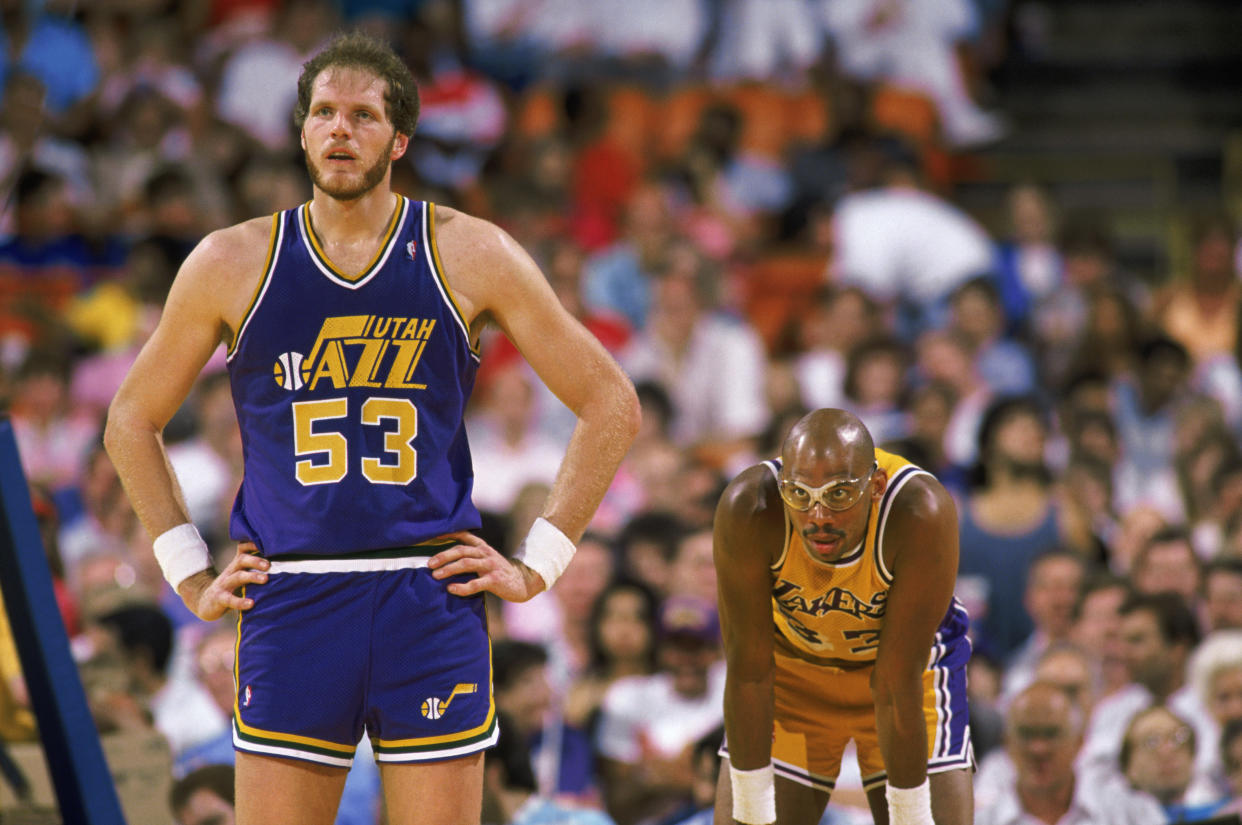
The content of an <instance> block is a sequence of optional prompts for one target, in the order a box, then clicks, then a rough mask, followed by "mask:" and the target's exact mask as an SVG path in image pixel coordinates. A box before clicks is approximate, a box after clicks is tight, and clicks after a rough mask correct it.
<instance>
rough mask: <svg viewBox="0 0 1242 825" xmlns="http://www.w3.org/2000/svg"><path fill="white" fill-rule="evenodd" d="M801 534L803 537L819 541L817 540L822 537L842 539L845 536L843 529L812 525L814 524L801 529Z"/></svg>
mask: <svg viewBox="0 0 1242 825" xmlns="http://www.w3.org/2000/svg"><path fill="white" fill-rule="evenodd" d="M802 536H803V538H808V539H810V540H811V541H819V540H823V539H825V538H827V539H843V538H845V531H844V530H838V529H836V528H832V527H828V528H818V527H814V526H812V527H807V528H805V529H803V531H802Z"/></svg>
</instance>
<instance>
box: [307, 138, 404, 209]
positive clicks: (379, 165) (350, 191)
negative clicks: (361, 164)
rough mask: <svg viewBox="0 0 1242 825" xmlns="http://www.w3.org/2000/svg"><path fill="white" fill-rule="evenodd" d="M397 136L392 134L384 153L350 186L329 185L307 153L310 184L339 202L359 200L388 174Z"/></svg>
mask: <svg viewBox="0 0 1242 825" xmlns="http://www.w3.org/2000/svg"><path fill="white" fill-rule="evenodd" d="M396 142H397V135H396V133H395V132H394V133H393V136H392V138H390V139H389V141H388V145H387V146H385V147H384V151H382V152H380V156H379V157H378V158H377V159H376V161H375V163H373V164H372V165H371V167H370V168H368V169H366V170H365V171H364V172H363V173H362V179H361V180H359V181H358V182H357V184H355V185H353V186H350V185H349V184H343V185H340V186H336V185H333V184H329V183H328V182H327V180H325V176H324V174H323V173H322V172H321V171H320V170H319V167H318V166H316V165H315V161H313V160H311V156H310V154H309V153H307V154H306V171H307V172H309V173H310V178H311V182H312V183H314V184H315V186H316V187H317V188H319V189H320V190H322V191H323V192H324V193H325V194H328V195H331V196H332V197H334V198H336V199H337V200H339V201H353V200H357V199H358V198H361V197H362V196H363V195H365V194H366V193H368V192H370V191H371V190H372V189H374V188H375V187H376V186H378V185H379V182H380V181H382V180H383V179H384V176H385V175H386V174H388V167H389V166H390V165H391V163H392V147H393V146H395V145H396Z"/></svg>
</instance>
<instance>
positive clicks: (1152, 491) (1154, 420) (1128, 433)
mask: <svg viewBox="0 0 1242 825" xmlns="http://www.w3.org/2000/svg"><path fill="white" fill-rule="evenodd" d="M1136 369H1137V374H1136V376H1135V380H1133V381H1130V380H1127V379H1121V380H1119V381H1118V382H1117V383H1116V385H1115V387H1114V397H1115V398H1116V420H1117V432H1118V434H1119V435H1120V437H1121V461H1120V465H1119V467H1118V483H1117V500H1118V506H1119V507H1120V508H1121V509H1122V510H1123V511H1124V510H1128V509H1129V508H1130V507H1132V506H1133V505H1135V504H1139V503H1145V504H1151V505H1152V506H1154V507H1156V508H1157V509H1159V510H1160V511H1161V512H1163V513H1165V514H1166V517H1167V518H1170V519H1175V520H1180V519H1181V518H1182V516H1183V515H1184V514H1183V513H1182V507H1181V499H1180V496H1179V495H1178V491H1177V479H1176V477H1175V476H1174V473H1173V449H1174V441H1173V434H1174V428H1175V425H1176V420H1177V413H1178V410H1179V408H1180V407H1181V406H1182V405H1183V404H1184V403H1185V400H1186V397H1185V392H1184V391H1185V389H1186V382H1187V379H1188V378H1189V375H1190V372H1189V371H1190V356H1189V354H1188V353H1187V352H1186V349H1185V347H1183V346H1182V345H1181V344H1179V343H1177V342H1176V341H1174V340H1172V339H1171V338H1168V337H1166V336H1163V335H1156V336H1153V337H1150V338H1147V339H1146V340H1144V341H1143V342H1142V344H1141V345H1140V346H1139V348H1138V351H1137V363H1136Z"/></svg>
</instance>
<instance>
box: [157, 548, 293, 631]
mask: <svg viewBox="0 0 1242 825" xmlns="http://www.w3.org/2000/svg"><path fill="white" fill-rule="evenodd" d="M269 566H270V562H268V560H267V559H265V558H263V557H262V556H260V555H258V548H257V547H255V545H253V544H252V543H250V542H248V541H247V542H242V543H241V544H239V545H238V546H237V555H236V556H234V557H233V560H232V561H231V562H229V563H228V566H227V567H225V568H224V570H223V571H222V572H221V573H220V574H219V575H216V572H215V571H214V570H212V569H211V568H208V569H207V570H203V571H202V572H199V573H195V574H194V575H193V576H190V577H189V578H188V579H186V580H185V581H183V582H182V583H181V586H180V587H178V588H177V594H178V595H180V596H181V599H182V601H184V602H185V605H186V607H188V608H190V610H191V611H193V613H194V615H195V616H198V617H199V618H200V619H202V620H203V621H207V622H212V621H215V620H216V619H218V618H220V617H221V616H223V615H224V614H225V613H227V612H228V611H230V610H249V609H250V608H252V607H254V599H251V598H243V597H242V596H241V595H239V592H238V591H240V590H241V588H242V587H243V586H245V585H248V584H262V583H263V582H265V581H267V569H268V567H269Z"/></svg>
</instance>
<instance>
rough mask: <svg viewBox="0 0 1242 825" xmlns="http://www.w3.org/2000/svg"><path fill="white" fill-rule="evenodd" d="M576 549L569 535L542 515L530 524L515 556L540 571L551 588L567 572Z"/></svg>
mask: <svg viewBox="0 0 1242 825" xmlns="http://www.w3.org/2000/svg"><path fill="white" fill-rule="evenodd" d="M576 549H577V548H576V547H574V543H573V542H572V541H570V540H569V536H567V535H565V534H564V533H562V532H561V531H560V530H559V529H558V528H557V526H556V525H555V524H553V523H552V522H550V521H548V520H547V519H545V518H543V517H542V516H540V517H539V518H537V519H535V523H534V524H532V525H531V526H530V532H529V533H527V534H526V538H525V539H523V540H522V544H521V546H520V547H518V549H517V552H516V553H514V554H513V557H514V558H515V559H517V560H518V561H520V562H522V564H524V565H526V566H527V567H529V568H530V569H531V570H534V571H535V572H536V573H538V574H539V577H540V578H541V579H543V583H544V585H546V586H547V587H549V588H550V587H552V583H553V582H554V581H556V580H557V579H559V578H560V577H561V574H562V573H564V572H565V568H566V567H568V566H569V561H570V559H572V558H573V557H574V551H575V550H576Z"/></svg>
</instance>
